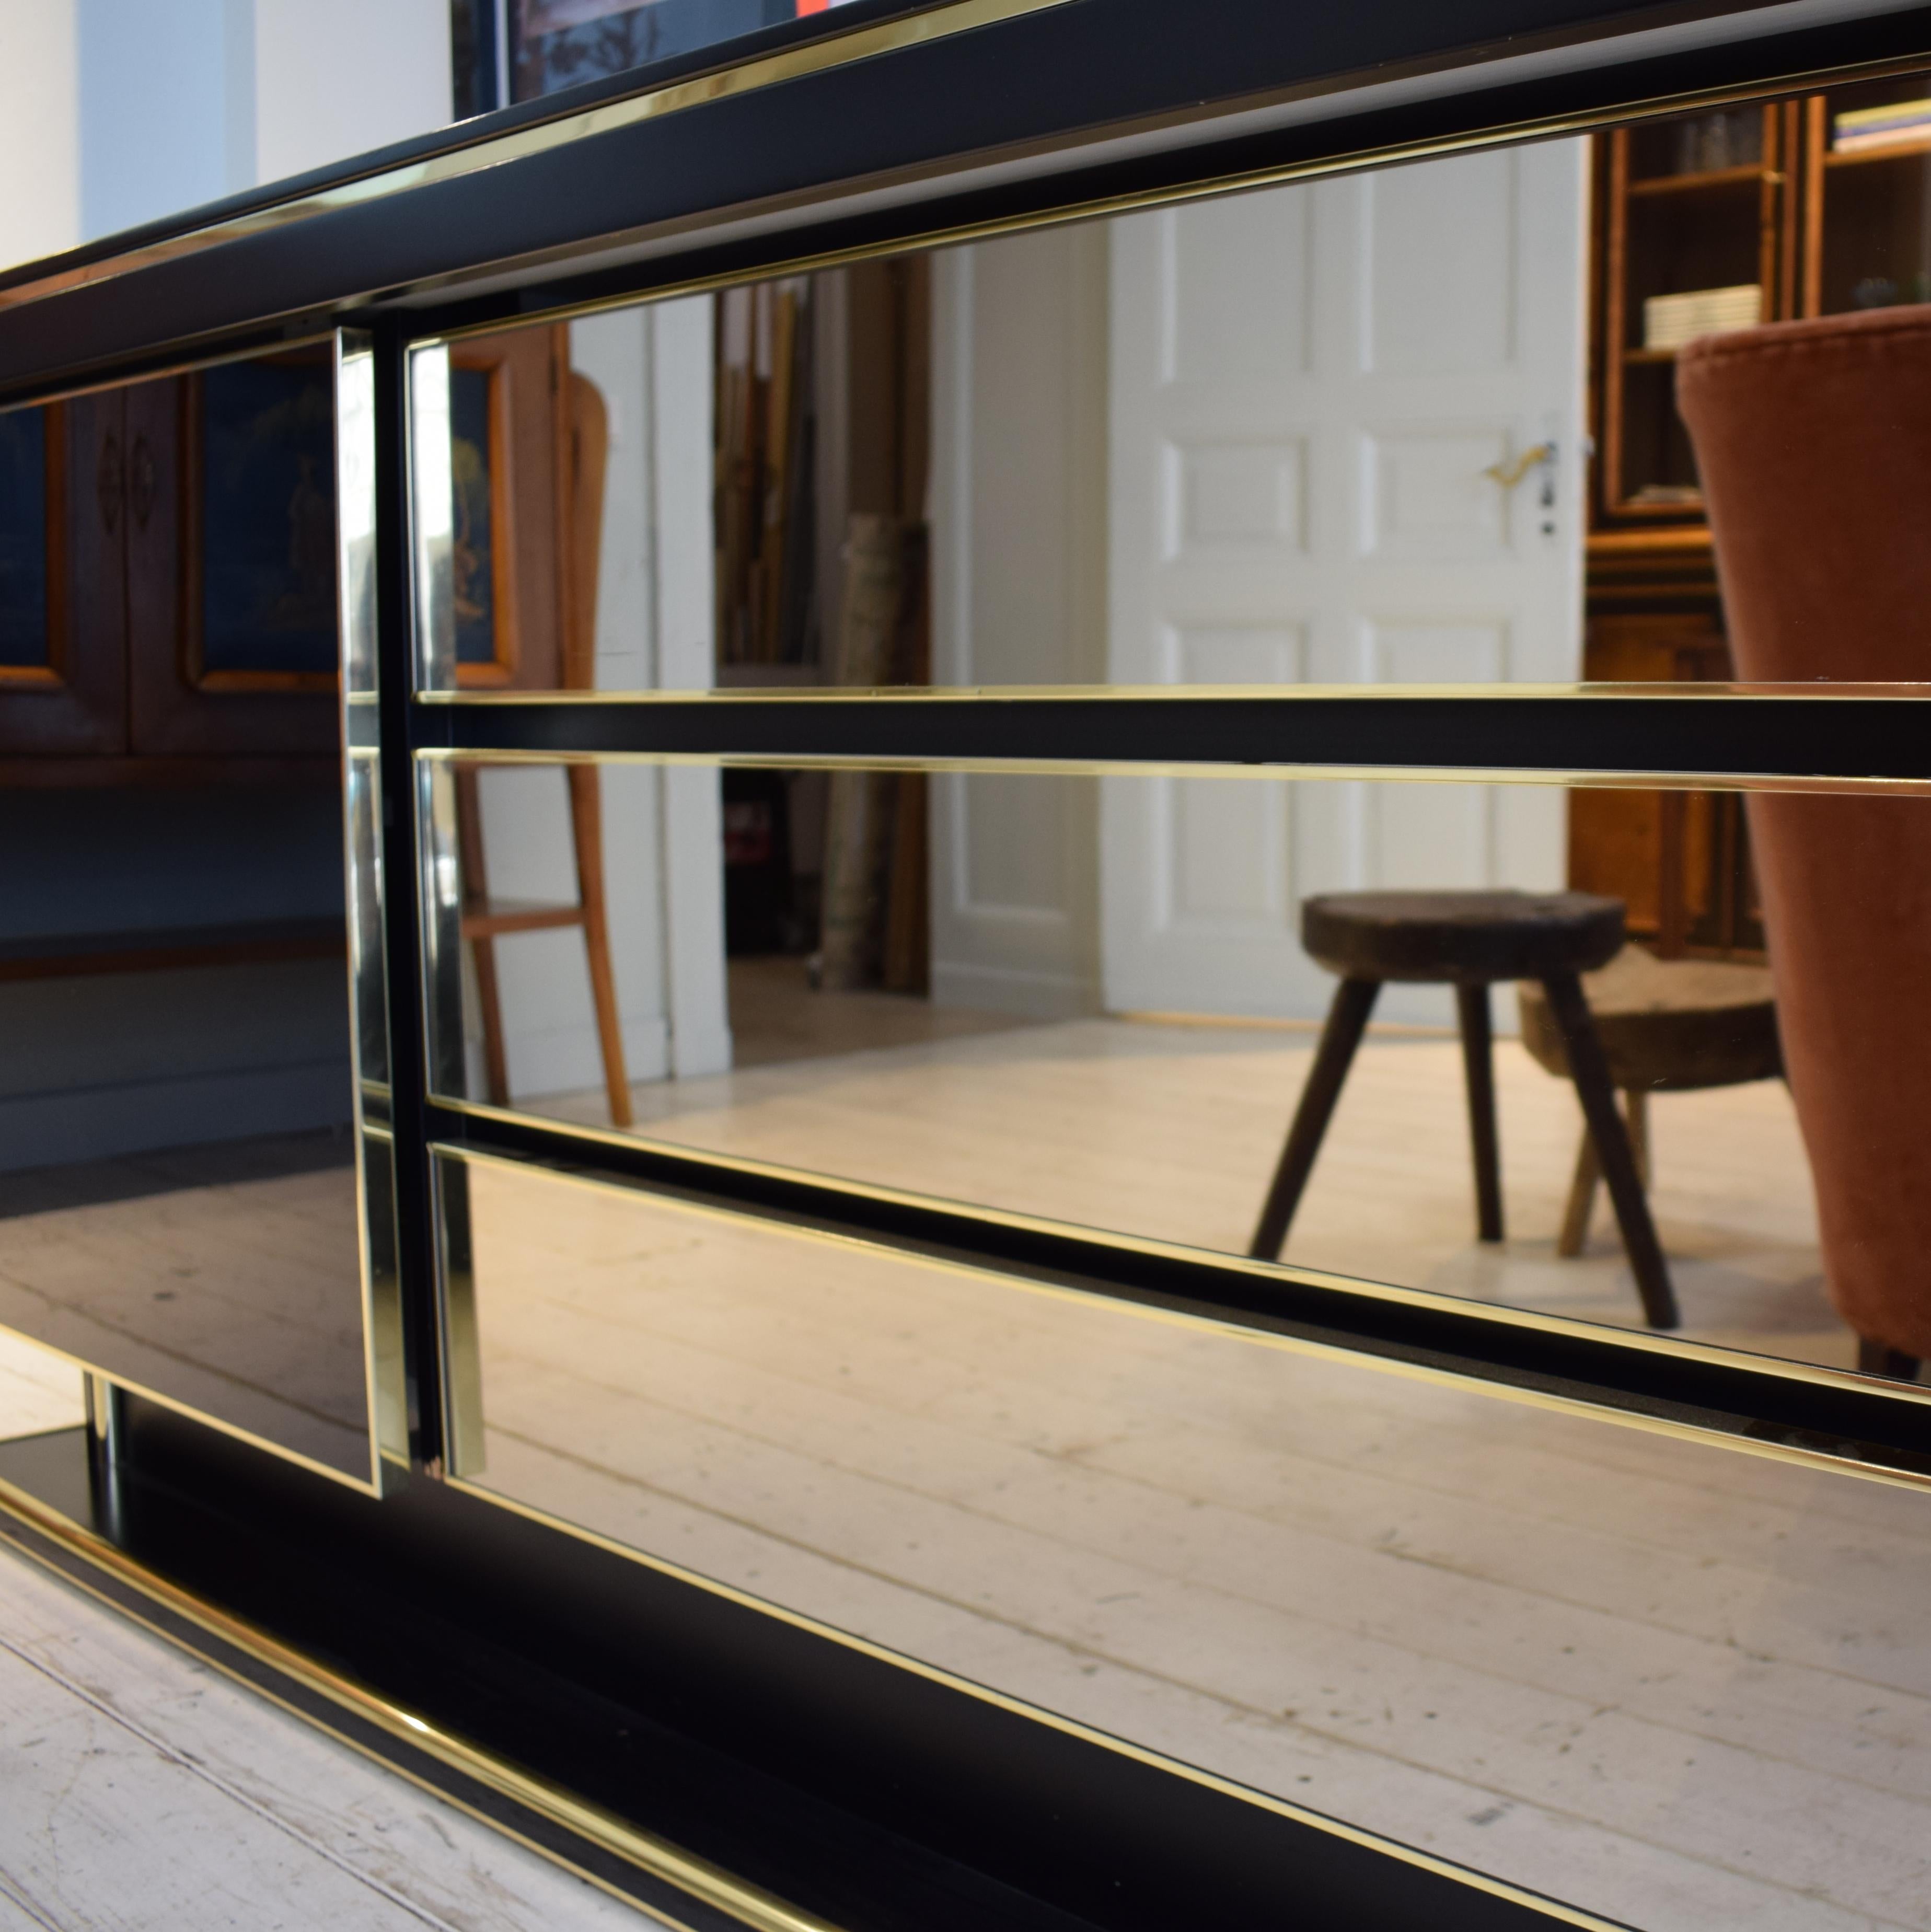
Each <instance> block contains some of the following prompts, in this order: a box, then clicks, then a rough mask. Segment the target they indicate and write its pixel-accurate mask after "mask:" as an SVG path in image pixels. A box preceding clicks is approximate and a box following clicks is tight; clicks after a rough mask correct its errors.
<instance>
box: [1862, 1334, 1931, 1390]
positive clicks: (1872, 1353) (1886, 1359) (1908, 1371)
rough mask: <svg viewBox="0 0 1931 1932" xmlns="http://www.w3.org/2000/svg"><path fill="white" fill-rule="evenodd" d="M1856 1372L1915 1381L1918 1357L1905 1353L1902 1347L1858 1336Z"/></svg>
mask: <svg viewBox="0 0 1931 1932" xmlns="http://www.w3.org/2000/svg"><path fill="white" fill-rule="evenodd" d="M1858 1373H1859V1374H1860V1375H1865V1376H1888V1377H1889V1378H1890V1379H1891V1380H1892V1381H1893V1382H1915V1381H1916V1380H1917V1379H1918V1358H1917V1357H1916V1356H1915V1355H1906V1353H1905V1352H1904V1351H1903V1349H1894V1348H1891V1347H1890V1346H1888V1345H1887V1344H1886V1343H1882V1342H1873V1341H1869V1340H1866V1338H1865V1337H1863V1336H1861V1335H1860V1336H1859V1337H1858Z"/></svg>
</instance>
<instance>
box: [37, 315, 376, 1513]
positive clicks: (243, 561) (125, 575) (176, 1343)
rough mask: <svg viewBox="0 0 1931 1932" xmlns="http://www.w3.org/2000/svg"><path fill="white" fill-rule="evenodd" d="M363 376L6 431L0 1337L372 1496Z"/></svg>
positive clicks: (138, 396)
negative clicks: (354, 724)
mask: <svg viewBox="0 0 1931 1932" xmlns="http://www.w3.org/2000/svg"><path fill="white" fill-rule="evenodd" d="M372 394H373V392H372V389H371V386H370V380H369V363H368V359H367V356H366V355H365V354H362V353H359V352H358V350H357V348H356V346H355V344H354V343H352V342H349V341H345V342H344V343H343V344H339V345H338V344H337V342H336V341H334V339H332V338H331V339H325V340H322V341H319V342H316V343H312V344H301V345H298V346H296V347H291V348H289V349H286V350H280V351H277V353H274V354H272V355H269V356H262V357H259V358H256V359H251V360H248V361H245V362H229V363H226V364H222V365H215V366H212V367H209V368H202V369H198V370H195V371H190V372H189V373H187V374H182V375H179V376H175V377H168V378H166V379H163V380H157V381H153V382H148V383H142V384H139V385H137V386H133V387H130V388H127V389H118V390H110V391H106V392H103V393H101V394H99V395H93V396H89V397H85V398H76V399H71V400H69V401H64V402H62V403H58V404H52V405H49V406H48V407H45V408H43V409H40V410H31V411H24V412H16V413H14V414H13V415H10V416H0V638H4V640H6V641H5V643H4V649H0V657H4V665H0V844H4V849H5V850H6V852H7V855H8V871H7V879H8V883H7V891H6V892H5V893H4V895H0V1010H4V1023H0V1031H4V1037H5V1039H6V1042H7V1046H6V1048H5V1050H4V1053H0V1329H5V1330H9V1331H13V1332H14V1333H15V1334H18V1335H19V1336H22V1337H27V1338H28V1339H29V1340H31V1342H33V1343H38V1344H42V1345H44V1346H46V1347H48V1348H51V1349H55V1350H57V1351H58V1352H60V1353H61V1355H64V1356H66V1357H67V1358H69V1360H70V1361H74V1362H77V1363H81V1364H85V1365H87V1366H88V1367H90V1368H91V1369H92V1370H95V1371H97V1372H98V1373H101V1374H103V1375H105V1376H107V1377H109V1379H112V1380H114V1381H116V1382H121V1383H124V1384H125V1385H127V1386H129V1387H131V1388H137V1389H140V1390H142V1391H146V1392H148V1393H151V1394H154V1395H155V1396H157V1397H160V1399H161V1400H164V1401H166V1402H169V1403H175V1404H176V1405H178V1406H182V1407H184V1408H187V1409H190V1410H191V1411H193V1412H196V1413H197V1414H199V1415H203V1416H205V1417H206V1418H208V1419H210V1420H212V1421H215V1422H216V1423H217V1424H220V1425H222V1426H223V1427H227V1428H229V1429H232V1430H237V1431H238V1432H240V1433H243V1434H244V1435H246V1436H249V1437H250V1438H252V1439H255V1440H257V1441H259V1442H263V1443H265V1444H267V1445H271V1446H272V1447H274V1448H278V1449H280V1450H282V1451H286V1452H288V1453H291V1454H295V1455H297V1456H298V1457H301V1458H302V1459H303V1460H305V1461H307V1462H308V1463H311V1464H313V1465H315V1466H318V1467H321V1468H323V1469H327V1470H328V1471H330V1472H333V1473H337V1474H340V1475H347V1476H349V1477H351V1478H355V1479H356V1480H358V1481H363V1482H368V1481H372V1480H373V1478H374V1474H375V1464H374V1456H373V1445H372V1430H373V1427H374V1418H373V1415H372V1413H371V1394H370V1391H371V1387H372V1377H373V1366H372V1364H373V1353H372V1349H371V1344H370V1319H369V1312H370V1307H371V1306H372V1305H374V1306H377V1307H381V1308H383V1309H385V1310H386V1311H387V1316H386V1319H387V1323H388V1327H389V1328H391V1329H392V1328H393V1327H394V1232H393V1206H392V1197H393V1193H394V1189H393V1184H392V1181H391V1173H390V1169H391V1157H390V1154H389V1151H388V1144H387V1141H386V1138H385V1136H384V1134H383V1133H382V1131H381V1124H382V1121H384V1120H385V1118H386V1107H385V1086H384V1083H385V1082H386V1080H387V1078H388V1058H387V1046H386V1026H385V1021H384V1019H383V1008H382V1000H381V992H382V989H381V983H380V968H381V940H380V917H381V915H380V904H379V887H378V886H377V883H376V871H375V861H376V856H377V855H376V849H375V839H376V832H377V827H378V820H379V805H378V803H377V802H376V799H375V796H374V791H373V786H374V781H375V770H374V766H373V749H374V741H373V736H371V735H370V734H369V733H368V731H367V729H366V728H362V729H361V737H362V739H364V740H365V741H366V742H362V743H361V744H360V745H358V748H357V749H356V751H355V755H354V757H352V758H351V757H348V756H347V755H346V754H345V745H346V742H347V741H346V739H345V733H344V718H345V715H346V710H347V709H352V708H355V706H356V703H357V700H358V693H360V692H361V691H372V688H373V687H372V684H371V682H370V669H371V666H370V661H369V656H368V651H369V638H370V635H371V632H370V613H371V610H372V606H371V604H370V589H371V586H372V580H371V579H370V562H371V544H370V538H371V535H372V521H371V518H372V504H371V499H370V484H371V482H372V479H373V465H372V460H371V456H370V452H371V450H372V448H373V445H372V442H371V437H372V435H373V418H372V415H371V412H370V401H371V399H372ZM345 638H346V640H348V643H349V646H350V648H349V663H350V664H351V668H352V676H351V677H350V679H349V688H348V690H347V691H346V693H345V690H344V680H343V676H342V675H341V671H340V665H341V664H342V663H343V650H344V639H345ZM345 700H346V702H345ZM352 975H353V976H355V977H359V980H360V983H361V1001H360V1002H359V1004H360V1005H361V1009H362V1012H361V1023H360V1025H359V1026H358V1025H356V1024H355V1023H354V1022H352V1019H351V986H352ZM364 1082H366V1083H367V1084H366V1086H364V1084H363V1083H364ZM365 1103H366V1105H367V1109H368V1112H369V1113H370V1116H371V1118H372V1119H373V1122H374V1124H375V1131H373V1133H370V1135H368V1136H364V1135H363V1134H362V1133H361V1120H362V1118H363V1110H364V1105H365ZM365 1209H366V1212H365V1211H364V1210H365ZM389 1353H390V1355H391V1356H392V1355H393V1354H394V1349H393V1348H392V1347H391V1349H390V1351H389ZM388 1420H389V1422H390V1424H391V1427H390V1430H389V1433H390V1434H391V1436H393V1435H394V1433H395V1430H394V1418H393V1417H391V1418H388Z"/></svg>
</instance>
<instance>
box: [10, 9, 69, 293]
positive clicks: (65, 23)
mask: <svg viewBox="0 0 1931 1932" xmlns="http://www.w3.org/2000/svg"><path fill="white" fill-rule="evenodd" d="M79 53H80V50H79V41H78V38H77V35H76V23H75V19H74V7H73V0H47V4H46V5H44V6H38V5H27V6H16V7H13V8H11V9H10V10H9V14H8V17H7V45H6V57H5V58H4V59H0V267H5V266H10V264H12V263H15V262H31V261H32V260H34V258H35V257H37V256H40V255H52V254H57V253H58V251H60V250H61V249H63V248H72V247H73V245H74V244H75V243H76V242H78V241H79V239H80V98H79V86H78V83H77V80H76V76H77V74H78V71H79Z"/></svg>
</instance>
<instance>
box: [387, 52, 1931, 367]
mask: <svg viewBox="0 0 1931 1932" xmlns="http://www.w3.org/2000/svg"><path fill="white" fill-rule="evenodd" d="M1927 59H1931V52H1927V53H1924V54H1913V55H1893V56H1888V57H1887V58H1883V59H1881V60H1870V61H1852V62H1844V63H1843V64H1841V65H1839V66H1837V67H1832V68H1804V69H1801V70H1798V71H1793V72H1791V73H1788V74H1780V75H1778V76H1777V77H1774V78H1772V79H1769V80H1758V81H1747V82H1743V83H1738V84H1737V85H1735V86H1714V87H1704V88H1696V89H1687V90H1685V91H1684V92H1681V93H1678V94H1673V95H1662V96H1659V97H1657V98H1653V99H1648V100H1642V101H1631V102H1624V103H1621V104H1618V105H1616V106H1613V107H1601V108H1591V109H1588V110H1583V111H1581V112H1578V113H1570V114H1562V115H1552V116H1548V117H1546V118H1542V119H1532V120H1525V121H1507V122H1504V123H1502V124H1498V125H1497V126H1495V127H1487V128H1481V129H1478V130H1475V131H1474V132H1473V133H1457V134H1443V135H1439V136H1431V137H1429V138H1428V139H1423V140H1417V141H1409V142H1396V143H1393V144H1390V145H1384V146H1381V147H1376V148H1351V149H1348V150H1347V151H1345V152H1342V153H1339V154H1330V155H1324V156H1321V157H1318V158H1316V159H1312V160H1301V161H1290V162H1286V163H1282V164H1279V165H1278V166H1271V167H1261V168H1255V169H1248V170H1246V171H1244V172H1240V173H1235V174H1224V175H1210V176H1206V177H1203V178H1201V179H1199V180H1196V181H1183V182H1180V183H1177V184H1171V185H1168V186H1164V187H1155V188H1148V189H1136V190H1134V191H1132V192H1131V193H1126V194H1114V195H1101V196H1092V197H1090V198H1089V199H1086V200H1084V201H1074V202H1065V203H1063V204H1061V205H1057V206H1055V207H1051V208H1045V209H1042V210H1035V211H1027V212H1025V213H1023V214H1009V215H997V216H994V217H990V218H988V219H985V220H979V221H973V222H963V223H955V224H951V225H948V226H941V227H938V228H934V229H920V230H919V231H917V232H916V233H910V234H907V235H902V236H897V237H895V238H894V239H890V240H887V241H881V242H861V243H858V244H856V245H851V246H849V247H845V248H820V249H817V250H809V249H808V250H807V251H805V252H804V253H802V254H793V255H789V256H784V257H774V258H773V259H772V260H770V261H768V262H766V263H764V264H763V265H762V266H760V267H758V268H757V269H753V270H751V271H748V272H746V271H744V270H739V269H729V270H725V271H723V272H719V273H717V274H714V275H694V276H686V277H685V278H682V279H679V280H673V281H667V282H661V283H658V284H653V285H652V286H650V287H646V288H643V289H641V290H630V291H628V292H626V293H622V294H618V295H609V296H593V297H591V298H589V299H580V300H578V301H575V302H560V303H556V304H554V305H552V306H550V307H549V308H530V309H529V310H527V311H526V312H524V313H523V314H522V315H521V316H520V317H519V318H518V320H517V324H516V325H514V326H532V327H533V326H537V325H538V324H539V323H554V322H557V321H562V320H569V319H571V318H572V317H580V316H588V315H595V314H601V313H603V312H605V311H610V310H613V309H623V308H632V307H634V306H636V305H639V304H640V303H644V302H660V301H667V300H670V299H673V298H675V297H677V296H688V295H697V294H701V293H706V292H707V291H714V290H720V289H728V288H736V287H745V286H748V285H749V284H753V283H756V282H761V281H768V280H773V279H776V278H780V277H783V276H786V275H798V274H802V273H805V272H816V271H818V270H820V269H835V268H841V267H844V266H849V265H850V264H852V263H858V262H868V261H876V260H880V259H883V258H887V257H892V256H895V255H904V254H912V253H914V252H916V251H922V250H929V249H933V248H949V247H953V246H956V245H961V244H964V243H967V242H983V241H990V240H993V239H997V237H999V236H1006V235H1015V234H1020V233H1026V232H1028V231H1030V230H1031V229H1036V228H1042V227H1050V226H1054V225H1057V224H1059V223H1065V222H1070V221H1090V220H1102V219H1104V218H1105V217H1109V216H1111V215H1116V214H1131V213H1133V212H1135V211H1137V210H1140V209H1144V208H1164V207H1168V206H1171V205H1174V204H1177V203H1179V202H1189V201H1198V200H1202V199H1210V198H1213V197H1214V196H1222V195H1228V194H1234V193H1243V192H1245V191H1246V190H1251V189H1258V188H1264V187H1281V186H1285V185H1286V184H1289V183H1291V182H1295V181H1318V180H1321V179H1324V178H1327V177H1328V176H1330V175H1343V174H1351V173H1357V172H1363V171H1364V170H1366V169H1375V168H1381V167H1394V166H1402V165H1403V164H1405V163H1410V162H1421V161H1427V160H1440V159H1441V158H1443V157H1447V156H1450V155H1454V154H1465V153H1468V152H1471V151H1477V150H1480V149H1487V148H1496V147H1510V146H1516V145H1520V144H1521V143H1522V142H1528V141H1534V140H1540V139H1560V138H1562V137H1564V136H1580V135H1588V134H1591V133H1597V132H1600V131H1602V130H1606V129H1609V128H1612V127H1625V126H1630V125H1633V124H1636V123H1637V122H1639V121H1651V120H1657V119H1664V118H1675V117H1676V116H1679V115H1685V114H1692V113H1696V112H1698V111H1699V110H1708V109H1712V108H1720V107H1734V106H1738V105H1747V104H1753V103H1756V102H1758V101H1777V100H1781V99H1783V98H1786V97H1788V96H1791V95H1801V94H1805V93H1810V92H1818V91H1819V90H1822V89H1825V88H1828V87H1841V86H1849V85H1850V84H1852V83H1855V82H1859V81H1869V80H1882V79H1885V78H1887V77H1891V76H1894V75H1903V74H1920V73H1921V72H1923V71H1924V68H1925V66H1926V63H1927ZM1476 65H1477V66H1478V67H1479V66H1480V65H1482V64H1481V63H1476ZM1415 71H1420V72H1429V71H1440V70H1435V69H1431V68H1427V67H1426V66H1423V67H1421V68H1417V70H1415ZM1450 71H1454V70H1453V69H1451V70H1450ZM1406 72H1408V70H1404V71H1403V73H1406ZM1401 77H1402V75H1401V74H1394V75H1391V76H1387V77H1383V76H1377V77H1375V78H1374V79H1372V80H1363V81H1360V82H1358V83H1355V82H1350V83H1347V84H1345V86H1342V88H1340V89H1334V88H1330V87H1327V86H1321V85H1320V84H1315V85H1314V86H1309V87H1303V88H1289V89H1284V90H1282V92H1281V93H1280V94H1279V95H1276V96H1273V97H1264V98H1263V99H1262V101H1261V104H1260V105H1261V108H1262V109H1263V110H1264V108H1265V107H1267V106H1269V105H1279V104H1280V103H1281V101H1291V100H1294V99H1296V98H1304V97H1306V96H1309V95H1324V94H1333V95H1336V96H1337V98H1338V97H1339V95H1345V94H1348V93H1357V92H1372V90H1373V89H1375V87H1376V86H1377V85H1378V84H1379V83H1381V82H1382V81H1383V80H1387V79H1399V78H1401ZM1252 111H1255V102H1254V101H1252V99H1249V100H1246V101H1234V102H1231V103H1229V102H1225V101H1215V102H1212V103H1210V104H1207V105H1205V106H1204V107H1195V108H1192V109H1189V110H1181V111H1177V112H1174V113H1170V114H1168V115H1165V116H1163V117H1159V118H1156V119H1155V120H1154V121H1152V122H1151V123H1150V124H1148V125H1149V128H1150V129H1151V130H1162V129H1166V128H1170V127H1189V126H1192V125H1193V124H1196V123H1198V122H1200V121H1204V120H1207V119H1210V118H1215V117H1216V116H1218V117H1222V118H1230V119H1231V118H1237V117H1239V116H1240V115H1243V114H1245V113H1250V112H1252ZM1070 145H1076V143H1074V142H1067V141H1063V140H1057V139H1050V140H1045V141H1042V142H1038V143H1036V144H1034V145H1033V147H1031V148H1027V149H1026V150H1025V151H1024V153H1025V154H1026V155H1027V157H1034V156H1037V155H1039V154H1053V153H1058V152H1063V151H1066V149H1067V148H1068V147H1069V146H1070ZM1087 145H1093V146H1096V147H1103V146H1104V145H1105V137H1103V136H1102V137H1101V138H1100V139H1099V141H1097V142H1088V143H1087ZM921 172H922V173H923V174H925V175H928V176H929V175H932V174H934V172H936V170H934V169H931V168H927V169H923V170H922V171H921ZM727 225H728V224H727ZM674 226H675V224H673V227H674ZM666 232H670V230H667V231H666ZM607 239H616V238H607ZM576 252H577V251H574V250H567V251H553V253H551V254H547V255H543V256H538V257H529V258H526V260H525V261H524V262H523V263H520V264H519V265H518V266H530V267H537V266H552V265H557V266H559V274H562V273H565V272H567V265H568V261H569V260H570V258H571V257H572V256H573V255H574V254H575V253H576ZM499 266H500V267H502V268H505V269H507V268H508V266H510V265H508V264H502V265H499ZM491 272H492V271H491V270H490V269H488V268H487V267H486V268H484V269H479V270H478V271H475V272H473V273H472V272H470V271H467V270H465V271H458V272H454V273H451V274H449V275H438V276H433V277H427V278H424V279H423V280H422V281H420V282H418V283H416V284H412V287H414V288H415V290H418V291H423V290H443V289H453V288H455V287H457V285H458V284H463V283H465V282H469V281H475V280H478V279H480V278H487V276H489V275H490V274H491ZM504 327H505V323H503V322H502V320H501V319H496V320H488V321H483V322H478V323H470V324H467V325H465V326H461V327H459V328H454V329H451V330H450V331H449V332H448V335H447V337H446V338H445V339H446V340H448V341H452V342H453V341H459V340H460V339H461V338H463V337H464V336H466V335H482V334H494V333H496V332H499V331H500V330H502V329H503V328H504Z"/></svg>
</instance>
